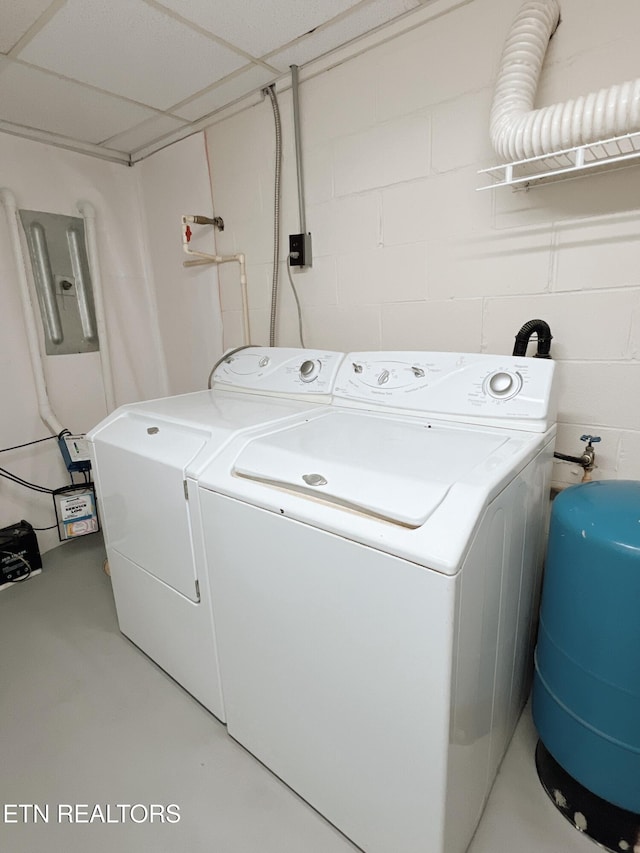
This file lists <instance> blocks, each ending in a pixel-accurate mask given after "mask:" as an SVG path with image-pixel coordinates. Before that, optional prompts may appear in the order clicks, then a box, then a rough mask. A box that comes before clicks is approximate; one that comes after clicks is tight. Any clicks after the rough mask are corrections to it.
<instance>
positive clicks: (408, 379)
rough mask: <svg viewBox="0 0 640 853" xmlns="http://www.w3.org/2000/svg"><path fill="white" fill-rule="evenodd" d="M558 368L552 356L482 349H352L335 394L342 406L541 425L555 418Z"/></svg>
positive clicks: (343, 367)
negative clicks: (446, 351)
mask: <svg viewBox="0 0 640 853" xmlns="http://www.w3.org/2000/svg"><path fill="white" fill-rule="evenodd" d="M554 369H555V364H554V362H553V361H551V360H548V359H535V358H526V357H516V356H502V355H484V354H481V353H442V352H357V353H348V354H347V355H346V356H345V359H344V361H343V363H342V365H341V367H340V370H339V371H338V376H337V378H336V383H335V388H334V398H335V400H336V402H337V403H338V404H339V405H348V406H349V405H350V406H365V407H367V408H369V407H372V406H376V407H377V406H381V407H388V408H392V409H396V410H397V409H400V410H406V411H408V412H409V411H413V412H414V413H421V414H430V415H433V416H435V417H443V418H452V419H454V420H461V421H473V422H478V423H486V422H493V423H495V424H496V425H498V426H499V425H503V424H504V425H506V424H508V425H510V426H516V425H517V426H521V428H523V429H536V430H538V429H540V424H542V423H543V422H547V421H549V422H551V420H553V419H555V410H554V400H553V374H554Z"/></svg>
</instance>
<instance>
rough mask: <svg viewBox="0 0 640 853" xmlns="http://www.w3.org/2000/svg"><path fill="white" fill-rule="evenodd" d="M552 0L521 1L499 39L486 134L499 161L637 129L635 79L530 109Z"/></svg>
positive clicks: (552, 18) (639, 92) (554, 21)
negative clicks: (502, 39) (506, 31)
mask: <svg viewBox="0 0 640 853" xmlns="http://www.w3.org/2000/svg"><path fill="white" fill-rule="evenodd" d="M559 19H560V6H559V5H558V2H557V0H530V2H527V3H525V4H524V5H523V6H522V7H521V9H520V11H519V13H518V15H517V16H516V19H515V21H514V22H513V25H512V27H511V30H510V32H509V35H508V36H507V40H506V42H505V46H504V50H503V53H502V60H501V63H500V71H499V73H498V81H497V83H496V88H495V92H494V97H493V104H492V106H491V119H490V135H491V141H492V143H493V147H494V148H495V150H496V152H497V154H498V156H499V157H501V158H502V159H503V160H525V159H528V158H529V157H538V156H543V155H545V154H551V153H552V152H554V151H560V150H563V149H566V148H575V147H577V146H580V145H588V144H589V143H591V142H597V141H598V140H602V139H607V138H610V137H612V136H621V135H623V134H625V133H632V132H634V131H638V130H640V79H636V80H632V81H630V82H626V83H621V84H618V85H615V86H611V87H610V88H608V89H601V90H600V91H599V92H591V93H589V94H588V95H581V96H580V97H578V98H575V99H572V100H569V101H566V102H564V103H560V104H553V105H552V106H549V107H544V108H543V109H538V110H534V109H533V104H534V98H535V94H536V89H537V86H538V78H539V76H540V70H541V68H542V63H543V61H544V56H545V53H546V51H547V45H548V44H549V39H550V38H551V36H552V35H553V33H554V31H555V29H556V27H557V25H558V21H559Z"/></svg>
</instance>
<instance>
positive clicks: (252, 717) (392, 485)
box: [199, 352, 555, 853]
mask: <svg viewBox="0 0 640 853" xmlns="http://www.w3.org/2000/svg"><path fill="white" fill-rule="evenodd" d="M553 371H554V365H553V363H552V362H551V361H545V360H538V359H527V358H513V357H509V356H490V355H474V354H471V355H467V354H452V353H420V352H416V353H351V354H349V355H348V356H346V358H345V361H344V362H343V364H342V366H341V368H340V370H339V372H338V377H337V380H336V386H335V390H334V401H333V403H332V405H331V406H329V407H327V408H325V409H323V410H319V411H315V412H314V413H313V415H312V416H303V417H301V418H298V419H297V420H296V421H295V422H289V423H286V424H282V423H281V424H276V425H272V426H268V427H266V428H264V429H261V430H260V431H259V434H254V435H247V434H244V435H237V436H236V437H235V439H234V440H232V441H231V442H230V443H228V444H227V445H226V446H225V448H224V449H223V450H222V452H221V453H219V454H218V455H217V456H216V457H215V459H213V461H212V462H211V464H210V465H208V466H207V468H206V470H203V471H202V472H201V475H200V478H199V483H200V505H201V511H202V519H203V529H204V541H205V551H206V554H207V556H208V558H209V571H210V579H211V588H212V595H213V609H214V615H215V622H216V627H217V632H218V642H219V650H220V662H221V675H222V681H223V685H224V694H225V703H226V711H227V724H228V730H229V733H230V734H231V735H232V736H233V737H234V738H235V739H236V740H238V741H239V742H240V743H241V744H243V745H244V746H245V747H246V748H247V749H248V750H249V751H250V752H252V753H253V754H254V755H255V756H256V757H257V758H258V759H260V761H262V762H263V763H264V764H265V765H266V766H267V767H269V768H270V769H271V770H272V771H273V772H274V773H275V774H277V775H278V776H279V777H280V778H281V779H283V780H284V781H285V782H286V783H287V784H289V785H290V786H291V787H292V788H293V789H294V790H295V791H297V792H298V794H300V795H301V796H302V797H303V798H304V799H305V800H307V801H308V802H309V803H310V804H311V805H313V806H314V807H315V808H316V809H318V811H319V812H320V813H321V814H322V815H324V816H325V817H326V818H327V819H328V820H329V821H331V822H332V823H333V824H334V825H335V826H336V827H338V828H339V829H340V830H341V831H342V832H343V833H344V834H345V835H346V836H347V837H348V838H350V839H351V840H352V841H353V842H354V843H355V844H357V845H358V846H359V847H361V848H362V849H363V850H365V851H367V853H391V851H392V853H462V851H464V850H465V849H466V848H467V846H468V844H469V841H470V839H471V836H472V834H473V832H474V829H475V827H476V825H477V822H478V820H479V818H480V815H481V812H482V809H483V807H484V803H485V801H486V798H487V796H488V793H489V791H490V788H491V785H492V782H493V779H494V777H495V775H496V772H497V768H498V765H499V763H500V761H501V759H502V757H503V754H504V752H505V750H506V747H507V744H508V742H509V740H510V737H511V735H512V732H513V729H514V727H515V724H516V721H517V719H518V716H519V714H520V711H521V709H522V706H523V704H524V702H525V699H526V696H527V692H528V686H529V672H530V663H531V648H532V635H533V632H534V628H535V619H536V606H537V595H538V586H539V577H540V566H541V560H542V555H543V542H544V527H545V517H546V512H547V506H548V497H549V478H550V470H551V463H552V455H553V444H554V438H555V423H554V421H555V414H554V405H553V399H552V378H553ZM248 534H250V535H248Z"/></svg>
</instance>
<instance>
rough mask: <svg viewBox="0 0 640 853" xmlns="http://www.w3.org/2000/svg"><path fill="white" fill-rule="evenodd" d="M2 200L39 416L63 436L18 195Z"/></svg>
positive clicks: (2, 195) (6, 194) (1, 193)
mask: <svg viewBox="0 0 640 853" xmlns="http://www.w3.org/2000/svg"><path fill="white" fill-rule="evenodd" d="M0 200H1V201H2V204H3V205H4V209H5V212H6V214H7V220H8V222H9V233H10V235H11V248H12V251H13V259H14V261H15V265H16V270H17V271H18V287H19V290H20V301H21V302H22V313H23V315H24V324H25V328H26V332H27V344H28V346H29V358H30V360H31V370H32V371H33V379H34V382H35V386H36V397H37V400H38V414H39V415H40V417H41V418H42V420H43V421H44V422H45V424H46V425H47V426H48V427H49V429H50V430H51V432H52V433H53V434H54V435H60V433H61V432H63V431H64V427H63V426H62V424H61V423H60V421H59V420H58V419H57V417H56V416H55V414H54V412H53V410H52V408H51V404H50V403H49V394H48V393H47V383H46V381H45V378H44V369H43V367H42V354H41V352H40V342H39V337H38V327H37V326H36V320H35V312H34V310H33V302H32V301H31V293H30V291H29V282H28V280H27V271H26V267H25V262H24V254H23V252H22V244H21V242H20V231H19V229H18V204H17V202H16V197H15V196H14V194H13V193H12V192H11V190H10V189H7V188H6V187H5V188H4V189H2V190H0Z"/></svg>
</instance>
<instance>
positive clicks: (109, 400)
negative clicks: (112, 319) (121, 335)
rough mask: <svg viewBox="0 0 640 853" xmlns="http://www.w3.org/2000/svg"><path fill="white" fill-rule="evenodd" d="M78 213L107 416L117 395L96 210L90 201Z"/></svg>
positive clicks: (79, 207) (85, 202)
mask: <svg viewBox="0 0 640 853" xmlns="http://www.w3.org/2000/svg"><path fill="white" fill-rule="evenodd" d="M77 207H78V212H79V213H80V215H81V216H82V218H83V219H84V232H85V237H86V240H87V255H88V259H89V270H90V272H91V282H92V285H93V303H94V307H95V310H96V325H97V327H98V342H99V344H100V370H101V372H102V385H103V388H104V398H105V401H106V404H107V414H108V413H109V412H112V411H113V410H114V409H115V407H116V402H115V393H114V390H113V371H112V369H111V352H110V349H109V339H108V337H107V320H106V315H105V311H104V300H103V298H102V276H101V275H100V264H99V263H98V239H97V236H96V209H95V207H94V206H93V205H92V204H91V202H90V201H79V202H78V205H77Z"/></svg>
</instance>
